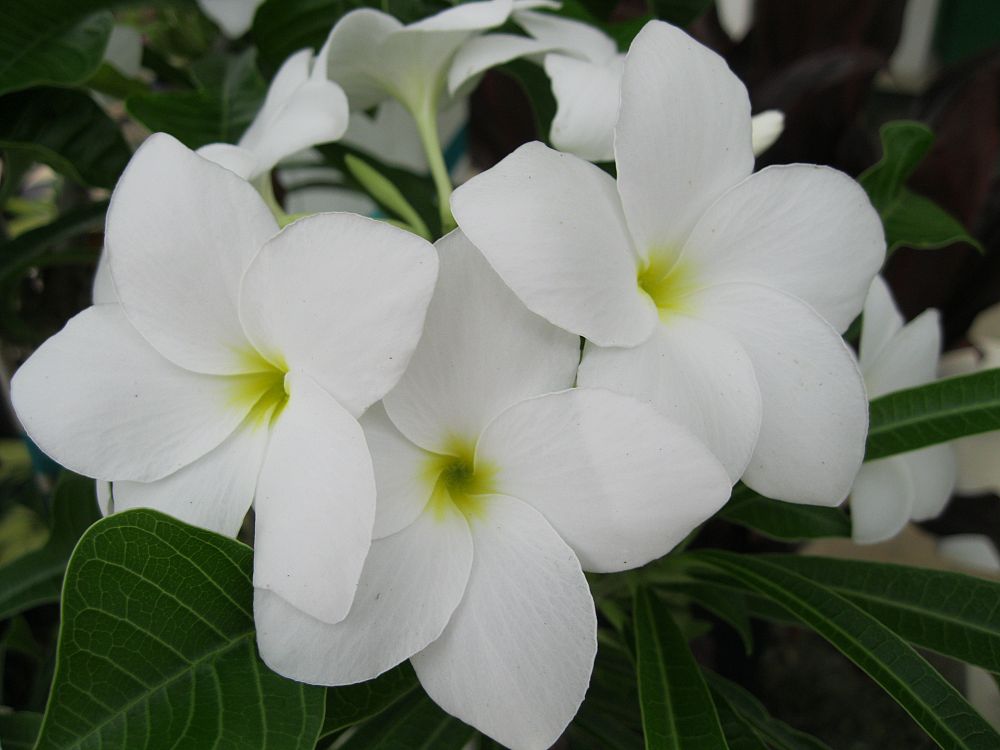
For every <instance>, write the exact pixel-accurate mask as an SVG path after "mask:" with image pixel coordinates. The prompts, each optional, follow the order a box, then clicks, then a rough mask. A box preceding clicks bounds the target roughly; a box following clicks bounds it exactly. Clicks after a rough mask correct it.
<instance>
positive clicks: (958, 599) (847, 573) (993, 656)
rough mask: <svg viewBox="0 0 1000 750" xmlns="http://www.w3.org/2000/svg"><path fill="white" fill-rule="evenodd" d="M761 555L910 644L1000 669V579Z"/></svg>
mask: <svg viewBox="0 0 1000 750" xmlns="http://www.w3.org/2000/svg"><path fill="white" fill-rule="evenodd" d="M762 559H764V560H767V561H768V562H769V563H773V564H775V565H780V566H781V567H782V568H785V569H786V570H790V571H794V572H795V573H797V574H798V575H801V576H805V577H806V578H808V579H810V580H812V581H815V582H816V583H820V584H822V585H823V586H826V587H827V588H829V589H832V590H833V591H836V592H837V593H838V594H840V595H841V596H843V597H844V598H845V599H849V600H850V601H852V602H854V603H855V604H856V605H858V606H859V607H861V608H862V609H864V610H865V611H866V612H868V614H870V615H872V616H873V617H875V618H876V619H878V621H879V622H881V623H882V624H883V625H885V626H886V627H887V628H889V629H891V630H892V631H893V632H895V633H896V634H897V635H899V636H900V637H902V638H905V639H906V640H907V641H910V642H911V643H915V644H917V645H918V646H922V647H924V648H928V649H930V650H932V651H937V652H938V653H940V654H944V655H946V656H951V657H954V658H956V659H960V660H962V661H964V662H967V663H969V664H976V665H978V666H980V667H983V668H984V669H986V670H989V671H991V672H997V671H1000V607H998V606H997V602H1000V583H996V582H994V581H987V580H984V579H981V578H974V577H972V576H967V575H963V574H961V573H951V572H947V571H942V570H926V569H923V568H913V567H908V566H904V565H890V564H888V563H874V562H862V561H858V560H836V559H832V558H824V557H803V556H798V555H768V556H765V557H763V558H762Z"/></svg>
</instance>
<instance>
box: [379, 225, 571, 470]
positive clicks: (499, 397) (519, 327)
mask: <svg viewBox="0 0 1000 750" xmlns="http://www.w3.org/2000/svg"><path fill="white" fill-rule="evenodd" d="M436 247H437V250H438V255H439V257H440V264H441V265H440V276H439V279H438V285H437V289H436V290H435V293H434V297H433V299H432V300H431V303H430V308H429V309H428V311H427V323H426V325H425V328H424V334H423V337H422V338H421V341H420V345H419V347H418V348H417V351H416V353H415V354H414V356H413V360H412V361H411V363H410V367H409V368H408V369H407V371H406V374H405V375H404V376H403V378H402V380H400V382H399V385H397V386H396V387H395V388H394V389H393V390H392V391H391V392H390V393H389V394H388V395H387V396H386V397H385V408H386V411H387V412H388V413H389V416H390V417H391V418H392V421H393V422H394V423H395V425H396V427H398V428H399V430H400V431H401V432H402V433H403V434H404V435H406V436H407V437H408V438H409V439H410V440H412V441H413V442H414V443H416V444H417V445H419V446H421V447H423V448H425V449H426V450H430V451H435V452H437V453H450V452H451V450H452V449H453V448H454V446H453V445H452V443H453V442H454V440H455V438H456V437H459V436H464V437H465V438H467V439H474V438H476V437H477V436H478V435H479V434H480V433H481V432H482V430H483V428H484V427H485V426H486V425H487V423H488V422H489V421H490V420H491V419H493V417H495V416H496V415H497V414H499V413H500V412H501V411H503V410H504V409H505V408H507V407H508V406H510V405H512V404H514V403H516V402H518V401H521V400H523V399H525V398H528V397H530V396H536V395H538V394H540V393H547V392H550V391H559V390H562V389H564V388H568V387H570V386H571V385H572V384H573V379H574V378H575V376H576V368H577V362H578V361H579V357H580V342H579V339H578V338H577V337H576V336H573V335H572V334H569V333H566V332H565V331H561V330H559V329H558V328H555V327H554V326H552V325H550V324H549V323H547V322H546V321H544V320H543V319H542V318H540V317H538V316H537V315H534V314H533V313H531V312H529V311H528V310H527V309H526V308H525V307H524V305H522V304H521V302H520V301H519V300H518V299H517V297H515V296H514V294H513V292H511V291H510V289H508V288H507V287H506V286H505V285H504V284H503V282H502V281H501V280H500V279H499V278H498V277H497V275H496V273H495V272H494V271H493V269H491V268H490V266H489V264H488V263H487V262H486V260H485V259H484V258H483V256H482V255H481V254H480V253H479V252H478V251H477V250H476V248H475V247H473V246H472V244H471V243H470V242H469V240H468V239H467V238H466V237H465V235H463V234H462V233H461V232H460V231H457V230H456V231H454V232H452V233H450V234H448V235H447V236H445V237H443V238H441V239H440V240H438V242H437V243H436ZM496 352H500V353H501V354H500V355H499V356H498V355H497V354H496Z"/></svg>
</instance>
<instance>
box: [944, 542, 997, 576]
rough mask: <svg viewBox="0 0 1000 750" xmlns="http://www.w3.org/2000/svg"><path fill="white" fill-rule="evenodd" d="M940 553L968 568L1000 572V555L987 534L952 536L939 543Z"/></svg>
mask: <svg viewBox="0 0 1000 750" xmlns="http://www.w3.org/2000/svg"><path fill="white" fill-rule="evenodd" d="M938 552H940V553H941V555H943V556H944V557H947V558H948V559H950V560H954V561H956V562H958V563H960V564H961V565H964V566H965V567H967V568H973V569H978V570H985V571H989V572H990V573H996V572H998V571H1000V553H998V552H997V548H996V545H995V544H993V540H992V539H990V538H989V537H988V536H986V535H985V534H951V535H950V536H946V537H942V538H941V540H940V541H939V542H938Z"/></svg>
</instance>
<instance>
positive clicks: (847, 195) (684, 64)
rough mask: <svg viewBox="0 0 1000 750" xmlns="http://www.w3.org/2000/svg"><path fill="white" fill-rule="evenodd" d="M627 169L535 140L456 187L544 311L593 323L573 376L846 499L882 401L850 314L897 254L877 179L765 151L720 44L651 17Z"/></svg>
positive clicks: (624, 159)
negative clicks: (764, 165)
mask: <svg viewBox="0 0 1000 750" xmlns="http://www.w3.org/2000/svg"><path fill="white" fill-rule="evenodd" d="M615 155H616V164H617V173H618V179H617V182H616V181H615V180H614V179H613V178H611V177H609V176H608V175H607V174H606V173H605V172H603V171H602V170H600V169H598V168H597V167H595V166H593V165H592V164H589V163H587V162H585V161H583V160H581V159H578V158H577V157H575V156H571V155H569V154H564V153H559V152H557V151H553V150H551V149H549V148H546V147H545V146H543V145H542V144H540V143H529V144H526V145H525V146H522V147H521V148H520V149H518V150H517V151H515V152H514V153H513V154H511V155H510V156H508V157H507V158H506V159H504V160H503V161H502V162H500V163H499V164H498V165H497V166H495V167H493V168H492V169H490V170H489V171H487V172H484V173H483V174H481V175H478V176H477V177H474V178H473V179H472V180H470V181H469V182H467V183H466V184H465V185H463V186H462V187H460V188H459V189H458V190H457V191H456V193H455V195H454V197H453V200H452V210H453V211H454V215H455V218H456V219H457V221H458V224H459V226H460V227H461V228H462V230H463V231H464V232H465V234H466V235H467V236H468V237H469V239H470V240H471V241H472V242H473V244H475V245H476V246H477V247H478V248H479V249H480V250H481V251H482V252H483V253H484V255H485V256H486V258H487V259H488V260H489V262H490V264H491V265H492V266H493V268H494V269H495V270H496V271H497V272H498V273H499V275H500V276H501V277H502V278H503V280H504V281H505V282H506V283H507V284H508V285H509V286H510V287H511V289H513V291H514V292H515V294H517V295H518V297H520V299H521V300H522V301H523V302H524V303H525V304H526V305H527V307H528V308H529V309H530V310H532V311H533V312H535V313H537V314H539V315H541V316H542V317H544V318H546V319H548V320H549V321H550V322H552V323H554V324H556V325H558V326H560V327H562V328H564V329H566V330H568V331H572V332H573V333H577V334H580V335H582V336H584V337H585V338H586V339H588V342H587V345H586V349H585V351H584V354H583V360H582V362H581V367H580V373H579V379H578V383H579V384H580V385H581V386H600V387H605V388H609V389H611V390H615V391H618V392H621V393H627V394H630V395H633V396H636V397H638V398H641V399H645V400H648V401H651V402H653V403H654V404H656V405H657V406H658V407H659V408H660V409H661V410H662V411H663V412H664V414H666V415H668V416H670V417H671V418H673V419H675V420H676V421H678V422H680V423H681V424H684V425H685V426H687V427H688V428H689V429H691V430H692V432H694V433H695V434H696V435H698V436H699V437H700V438H701V439H702V440H704V441H705V442H706V444H707V445H708V446H709V447H710V448H711V449H712V450H713V451H714V453H715V455H716V456H717V457H718V458H719V459H720V461H721V462H722V464H723V465H724V466H725V467H726V469H727V470H728V471H729V475H730V478H731V479H732V480H733V481H735V480H736V479H738V478H739V477H741V476H742V477H743V479H744V481H745V482H746V483H747V484H748V485H750V486H751V487H752V488H754V489H755V490H757V491H758V492H761V493H763V494H765V495H768V496H770V497H774V498H779V499H783V500H789V501H792V502H801V503H808V504H817V505H836V504H838V503H840V502H842V501H843V500H844V498H845V497H846V496H847V492H848V490H849V489H850V487H851V484H852V482H853V480H854V476H855V474H856V473H857V470H858V468H859V466H860V464H861V459H862V455H863V452H864V442H865V434H866V431H867V424H868V406H867V399H866V398H865V391H864V384H863V382H862V379H861V375H860V372H859V371H858V366H857V362H856V360H855V358H854V356H853V353H852V352H851V351H850V349H849V348H848V347H847V346H846V345H845V344H844V342H843V340H842V339H841V337H840V336H839V335H838V331H842V330H844V329H845V328H846V327H847V326H848V324H849V323H850V322H851V320H852V319H853V318H854V317H855V316H856V315H857V313H858V312H859V311H860V309H861V305H862V303H863V301H864V298H865V294H866V293H867V290H868V286H869V285H870V284H871V279H872V277H873V276H874V275H875V273H876V272H877V270H878V268H879V267H880V265H881V263H882V260H883V258H884V256H885V243H884V240H883V235H882V225H881V222H880V221H879V217H878V215H877V214H876V212H875V210H874V209H873V208H872V207H871V204H870V203H869V201H868V198H867V196H866V195H865V193H864V191H863V190H862V189H861V188H860V187H859V186H858V185H857V184H856V183H855V182H854V181H853V180H851V179H850V178H849V177H847V176H846V175H844V174H842V173H840V172H837V171H835V170H833V169H828V168H826V167H818V166H812V165H791V166H782V167H770V168H768V169H765V170H763V171H761V172H759V173H757V174H751V172H752V170H753V153H752V151H751V138H750V102H749V99H748V97H747V93H746V89H745V88H744V87H743V84H742V83H740V81H739V80H738V79H737V78H736V76H734V75H733V74H732V72H731V71H730V70H729V69H728V68H727V67H726V64H725V62H724V61H723V60H722V58H721V57H719V56H718V55H716V54H715V53H714V52H712V51H710V50H708V49H707V48H705V47H703V46H702V45H700V44H698V43H697V42H695V41H694V40H693V39H691V38H690V37H689V36H687V35H686V34H684V33H683V32H682V31H679V30H678V29H675V28H673V27H671V26H669V25H667V24H665V23H662V22H650V23H649V24H647V25H646V26H645V27H644V29H643V30H642V31H641V32H640V33H639V35H638V36H637V37H636V39H635V41H634V42H633V44H632V48H631V50H630V52H629V54H628V57H627V59H626V61H625V72H624V75H623V78H622V93H621V112H620V115H619V119H618V124H617V126H616V129H615Z"/></svg>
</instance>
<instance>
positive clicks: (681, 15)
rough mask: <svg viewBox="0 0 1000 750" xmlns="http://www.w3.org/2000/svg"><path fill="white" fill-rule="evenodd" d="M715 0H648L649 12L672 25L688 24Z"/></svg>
mask: <svg viewBox="0 0 1000 750" xmlns="http://www.w3.org/2000/svg"><path fill="white" fill-rule="evenodd" d="M714 2H715V0H648V3H649V10H650V12H651V13H652V14H653V15H654V16H656V17H657V18H659V19H660V20H661V21H666V22H667V23H672V24H673V25H674V26H689V25H690V24H692V23H693V22H694V21H695V19H697V18H698V17H699V16H700V15H701V14H702V13H704V12H705V11H707V10H708V9H709V6H711V5H712V4H713V3H714Z"/></svg>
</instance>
